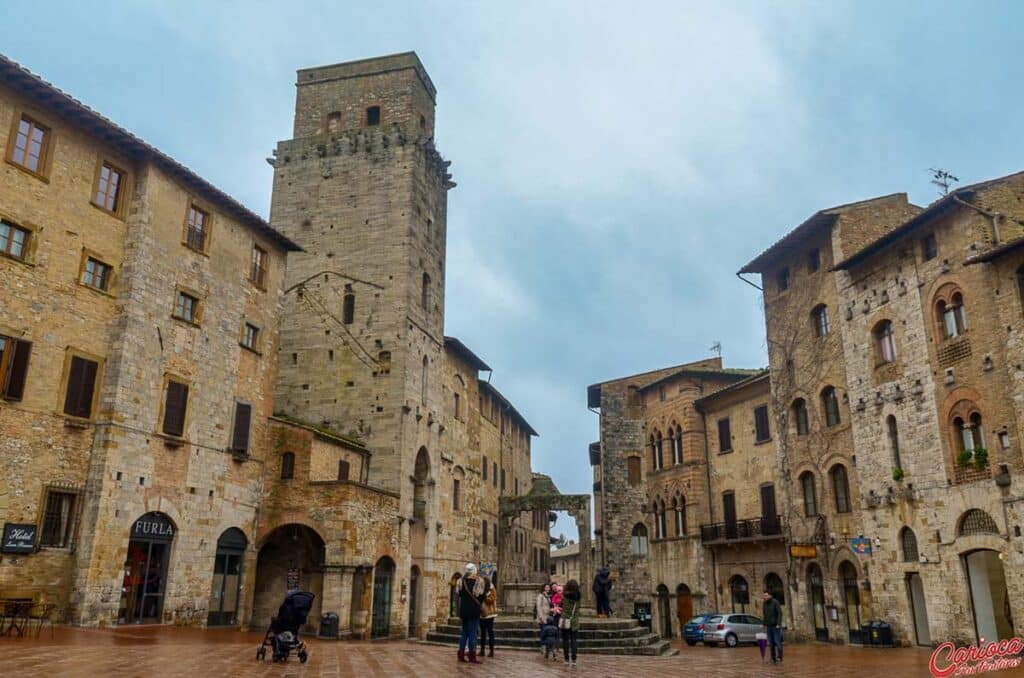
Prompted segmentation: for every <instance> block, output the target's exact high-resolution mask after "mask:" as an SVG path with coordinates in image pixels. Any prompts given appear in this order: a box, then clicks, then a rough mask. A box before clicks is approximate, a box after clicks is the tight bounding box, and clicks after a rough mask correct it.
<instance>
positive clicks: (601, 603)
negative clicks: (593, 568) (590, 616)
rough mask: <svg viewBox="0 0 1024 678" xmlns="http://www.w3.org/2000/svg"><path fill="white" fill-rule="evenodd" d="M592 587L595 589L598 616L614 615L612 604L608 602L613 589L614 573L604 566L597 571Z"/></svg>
mask: <svg viewBox="0 0 1024 678" xmlns="http://www.w3.org/2000/svg"><path fill="white" fill-rule="evenodd" d="M592 588H593V590H594V598H595V599H596V600H597V616H598V617H610V616H612V608H611V604H610V603H609V602H608V599H609V597H610V595H611V591H612V573H611V572H609V571H608V568H607V567H602V568H601V569H600V570H598V571H597V574H596V575H595V576H594V585H593V587H592Z"/></svg>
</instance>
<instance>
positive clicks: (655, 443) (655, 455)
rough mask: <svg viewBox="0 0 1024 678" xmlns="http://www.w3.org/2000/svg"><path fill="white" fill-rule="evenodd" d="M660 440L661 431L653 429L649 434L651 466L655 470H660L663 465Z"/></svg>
mask: <svg viewBox="0 0 1024 678" xmlns="http://www.w3.org/2000/svg"><path fill="white" fill-rule="evenodd" d="M661 442H662V439H661V431H658V430H657V429H655V431H654V433H652V434H651V467H652V468H653V469H654V470H655V471H660V470H661V468H662V466H663V463H662V462H663V459H662V456H661Z"/></svg>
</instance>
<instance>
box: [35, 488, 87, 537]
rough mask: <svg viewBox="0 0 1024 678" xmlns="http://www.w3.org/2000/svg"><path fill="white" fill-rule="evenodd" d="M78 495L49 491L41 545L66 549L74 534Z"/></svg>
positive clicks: (44, 512) (41, 531) (41, 532)
mask: <svg viewBox="0 0 1024 678" xmlns="http://www.w3.org/2000/svg"><path fill="white" fill-rule="evenodd" d="M77 499H78V495H77V494H75V493H73V492H59V491H57V490H48V491H47V493H46V508H45V510H44V511H43V525H42V529H41V530H40V531H39V532H40V536H39V545H40V546H49V547H52V548H66V547H68V546H70V545H71V538H72V535H73V534H74V529H73V528H74V523H75V508H76V504H77V503H78V502H77Z"/></svg>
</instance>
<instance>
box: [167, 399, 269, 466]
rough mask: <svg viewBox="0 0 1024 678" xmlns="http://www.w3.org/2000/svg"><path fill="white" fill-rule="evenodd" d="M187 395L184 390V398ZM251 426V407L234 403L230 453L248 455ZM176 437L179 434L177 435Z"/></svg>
mask: <svg viewBox="0 0 1024 678" xmlns="http://www.w3.org/2000/svg"><path fill="white" fill-rule="evenodd" d="M185 388H186V389H187V388H188V387H187V386H186V387H185ZM187 393H188V392H187V390H186V398H187ZM251 424H252V405H249V404H247V403H235V423H234V426H232V427H231V451H232V452H234V453H235V454H249V429H250V427H251ZM165 426H166V420H165ZM165 432H166V431H165ZM178 435H181V434H180V433H179V434H178Z"/></svg>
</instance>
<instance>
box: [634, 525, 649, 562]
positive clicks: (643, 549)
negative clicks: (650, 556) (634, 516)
mask: <svg viewBox="0 0 1024 678" xmlns="http://www.w3.org/2000/svg"><path fill="white" fill-rule="evenodd" d="M630 548H631V550H632V552H633V555H634V556H646V555H647V527H646V526H644V524H643V523H637V524H636V525H634V526H633V537H632V539H631V540H630Z"/></svg>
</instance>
